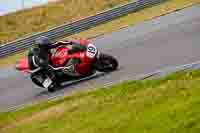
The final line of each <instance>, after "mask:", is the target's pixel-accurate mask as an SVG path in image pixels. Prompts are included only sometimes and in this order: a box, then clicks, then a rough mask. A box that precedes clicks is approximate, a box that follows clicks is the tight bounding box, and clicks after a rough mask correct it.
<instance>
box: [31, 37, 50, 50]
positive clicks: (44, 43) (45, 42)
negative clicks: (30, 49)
mask: <svg viewBox="0 0 200 133" xmlns="http://www.w3.org/2000/svg"><path fill="white" fill-rule="evenodd" d="M35 44H36V45H38V47H39V48H41V47H43V48H48V47H49V45H51V44H52V43H51V41H50V40H49V38H48V37H45V36H41V37H38V38H36V39H35Z"/></svg>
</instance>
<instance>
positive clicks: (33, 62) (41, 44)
mask: <svg viewBox="0 0 200 133" xmlns="http://www.w3.org/2000/svg"><path fill="white" fill-rule="evenodd" d="M61 45H65V46H68V47H69V48H70V50H69V51H68V53H69V54H72V53H74V52H78V51H84V50H86V49H87V47H86V46H85V45H80V44H79V43H78V42H74V41H59V42H57V43H52V42H51V41H50V40H49V39H48V38H47V37H45V36H42V37H39V38H37V39H36V40H35V47H33V48H31V49H30V50H29V52H28V61H29V66H30V69H31V70H34V69H36V68H38V67H40V68H41V69H43V71H44V72H45V73H46V74H47V75H48V76H49V78H50V79H51V80H52V81H54V83H55V86H56V87H59V84H58V82H57V78H56V75H55V73H54V70H53V69H52V67H51V66H50V65H49V53H50V52H51V49H54V48H56V47H59V46H61ZM78 63H80V61H79V59H77V58H71V59H70V60H69V61H68V63H67V64H66V66H68V69H69V73H72V72H74V73H75V69H74V68H75V65H76V64H78ZM42 82H43V81H41V83H42Z"/></svg>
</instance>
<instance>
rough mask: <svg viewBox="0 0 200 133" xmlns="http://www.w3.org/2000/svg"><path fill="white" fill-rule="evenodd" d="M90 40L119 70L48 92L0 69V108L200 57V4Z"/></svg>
mask: <svg viewBox="0 0 200 133" xmlns="http://www.w3.org/2000/svg"><path fill="white" fill-rule="evenodd" d="M93 42H94V43H96V44H97V47H98V48H99V49H100V50H101V51H104V52H105V53H109V54H111V55H114V56H115V57H117V58H118V60H119V62H120V68H119V70H118V71H116V72H113V73H111V74H106V75H103V76H99V77H97V78H94V79H91V80H87V81H84V82H80V83H78V84H73V85H70V86H66V87H65V89H62V90H59V91H57V92H55V93H48V92H47V90H45V89H41V88H39V87H37V86H35V85H34V84H32V82H31V81H30V79H29V78H28V76H25V75H23V74H21V73H18V72H16V71H15V70H14V69H13V68H8V69H4V70H0V73H1V75H0V111H5V110H7V109H8V108H11V107H13V106H18V105H21V104H25V103H29V102H31V101H35V100H43V99H48V98H51V97H56V96H58V95H63V94H64V93H65V94H66V93H68V92H70V91H72V90H76V89H85V88H94V87H99V86H103V85H106V84H109V83H116V82H118V81H119V80H123V79H126V77H128V76H138V75H140V74H145V73H149V72H152V71H156V70H158V69H162V68H166V67H169V66H177V65H182V64H186V63H190V62H195V61H198V60H200V5H197V6H193V7H190V8H187V9H184V10H181V11H179V12H175V13H171V14H168V15H166V16H162V17H160V18H157V19H154V20H151V21H147V22H144V23H142V24H139V25H137V26H134V27H128V28H124V29H121V30H119V31H117V32H113V33H109V34H105V35H103V36H100V37H97V38H95V39H93Z"/></svg>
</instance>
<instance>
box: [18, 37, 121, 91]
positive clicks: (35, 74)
mask: <svg viewBox="0 0 200 133" xmlns="http://www.w3.org/2000/svg"><path fill="white" fill-rule="evenodd" d="M76 41H79V43H80V44H81V45H86V46H87V50H86V51H83V52H76V53H73V54H68V50H69V48H68V47H66V46H60V47H57V48H55V49H53V50H52V51H53V52H51V53H50V54H49V62H50V66H51V67H52V68H53V70H54V72H55V74H56V77H57V79H58V81H59V83H60V84H61V83H62V82H66V81H71V80H75V79H81V78H85V77H88V76H90V75H93V74H95V73H96V72H97V71H99V72H112V71H114V70H116V69H117V67H118V61H117V60H116V59H115V58H114V57H113V56H111V55H108V54H103V53H101V52H100V51H98V49H97V47H96V46H95V45H94V44H93V43H91V42H89V41H87V40H76ZM70 58H78V59H79V60H80V63H78V64H77V65H75V71H76V72H77V73H78V74H79V75H78V76H71V75H67V73H66V72H67V71H68V70H69V69H68V66H65V65H66V64H67V61H68V60H69V59H70ZM16 69H17V70H19V71H21V72H25V73H30V77H31V80H32V82H33V83H35V84H36V85H38V86H40V87H42V88H47V89H48V91H50V92H54V91H55V90H56V87H55V86H53V87H52V85H53V84H52V83H53V81H52V80H51V79H50V78H49V77H48V75H46V74H45V73H44V72H43V71H42V69H40V68H39V67H38V68H36V69H35V70H30V69H29V64H28V58H24V59H21V60H19V61H18V62H17V64H16ZM41 81H42V82H41ZM41 83H42V84H41ZM50 86H51V87H50Z"/></svg>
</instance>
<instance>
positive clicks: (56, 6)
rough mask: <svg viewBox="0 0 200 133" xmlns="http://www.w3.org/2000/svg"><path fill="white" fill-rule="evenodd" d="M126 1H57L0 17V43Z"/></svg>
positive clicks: (125, 0)
mask: <svg viewBox="0 0 200 133" xmlns="http://www.w3.org/2000/svg"><path fill="white" fill-rule="evenodd" d="M128 1H129V0H58V1H57V2H55V3H54V2H53V3H49V4H47V5H45V6H40V7H35V8H32V9H27V10H23V11H19V12H16V13H12V14H8V15H5V16H0V42H1V43H5V42H8V41H11V40H15V39H17V38H20V37H23V36H27V35H28V34H33V33H35V32H40V31H44V30H47V29H49V28H51V27H55V26H58V25H61V24H64V23H65V22H71V21H74V20H77V19H80V18H83V17H86V16H89V15H93V14H96V13H98V12H100V11H103V10H105V9H108V8H112V7H114V6H116V5H119V4H122V3H126V2H128ZM19 18H20V19H19Z"/></svg>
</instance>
